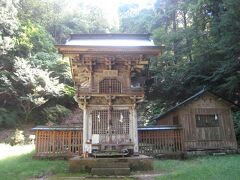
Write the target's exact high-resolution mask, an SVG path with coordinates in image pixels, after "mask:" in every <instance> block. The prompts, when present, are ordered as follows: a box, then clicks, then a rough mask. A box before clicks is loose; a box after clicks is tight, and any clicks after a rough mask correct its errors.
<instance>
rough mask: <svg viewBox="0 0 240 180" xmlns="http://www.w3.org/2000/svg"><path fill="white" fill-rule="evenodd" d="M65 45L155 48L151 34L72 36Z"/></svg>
mask: <svg viewBox="0 0 240 180" xmlns="http://www.w3.org/2000/svg"><path fill="white" fill-rule="evenodd" d="M65 45H76V46H155V45H154V42H153V40H151V39H150V34H72V35H70V39H68V40H67V42H66V44H65Z"/></svg>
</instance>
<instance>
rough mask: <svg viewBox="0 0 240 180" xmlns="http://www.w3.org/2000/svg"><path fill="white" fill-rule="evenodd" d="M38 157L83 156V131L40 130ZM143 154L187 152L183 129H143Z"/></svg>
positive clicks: (139, 132)
mask: <svg viewBox="0 0 240 180" xmlns="http://www.w3.org/2000/svg"><path fill="white" fill-rule="evenodd" d="M33 130H35V135H36V137H35V145H36V153H35V157H71V156H77V155H82V128H73V127H66V128H62V127H61V128H58V127H54V128H49V127H36V128H33ZM138 141H139V153H140V154H145V155H150V156H152V155H158V154H177V153H181V152H182V151H183V143H182V129H181V128H178V127H161V128H159V127H158V128H139V129H138Z"/></svg>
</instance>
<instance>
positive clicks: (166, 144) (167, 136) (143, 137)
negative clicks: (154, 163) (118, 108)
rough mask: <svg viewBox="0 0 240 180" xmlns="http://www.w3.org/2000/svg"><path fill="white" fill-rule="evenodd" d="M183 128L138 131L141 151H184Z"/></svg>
mask: <svg viewBox="0 0 240 180" xmlns="http://www.w3.org/2000/svg"><path fill="white" fill-rule="evenodd" d="M182 140H183V139H182V130H181V129H175V130H172V129H171V130H141V131H138V142H139V143H138V144H139V153H140V154H145V155H151V156H152V155H157V154H174V153H180V152H182V151H183V142H182Z"/></svg>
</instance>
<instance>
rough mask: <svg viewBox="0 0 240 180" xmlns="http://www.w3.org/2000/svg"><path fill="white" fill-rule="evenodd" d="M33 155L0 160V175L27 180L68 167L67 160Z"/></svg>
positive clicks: (8, 178)
mask: <svg viewBox="0 0 240 180" xmlns="http://www.w3.org/2000/svg"><path fill="white" fill-rule="evenodd" d="M32 155H33V153H28V154H24V155H20V156H15V157H8V158H5V159H2V160H0V167H1V168H0V177H4V180H12V179H16V180H23V179H24V180H25V179H27V178H30V177H32V178H40V177H45V176H49V175H52V174H56V173H62V172H66V171H67V169H68V164H67V161H64V160H55V161H50V160H34V159H32Z"/></svg>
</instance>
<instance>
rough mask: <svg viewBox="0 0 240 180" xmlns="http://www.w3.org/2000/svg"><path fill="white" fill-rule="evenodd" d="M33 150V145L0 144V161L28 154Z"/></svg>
mask: <svg viewBox="0 0 240 180" xmlns="http://www.w3.org/2000/svg"><path fill="white" fill-rule="evenodd" d="M33 150H34V145H32V144H30V145H21V146H20V145H17V146H10V145H9V144H0V160H2V159H5V158H8V157H12V156H19V155H23V154H27V153H30V152H32V151H33Z"/></svg>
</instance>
